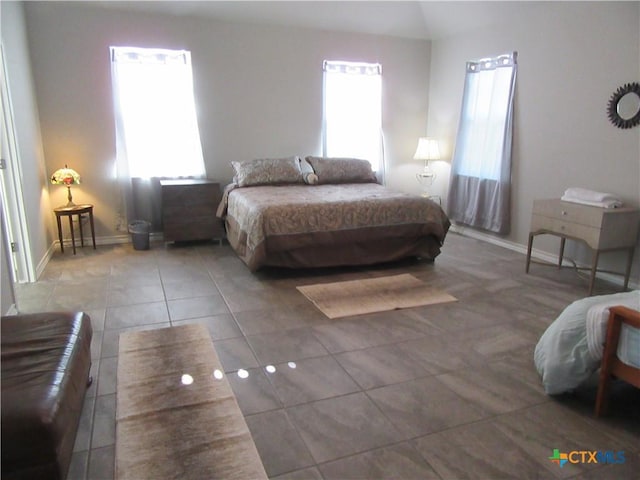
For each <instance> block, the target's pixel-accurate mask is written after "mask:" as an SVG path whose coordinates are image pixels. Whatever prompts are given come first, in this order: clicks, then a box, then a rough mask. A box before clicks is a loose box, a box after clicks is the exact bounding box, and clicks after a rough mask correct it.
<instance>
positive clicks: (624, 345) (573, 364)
mask: <svg viewBox="0 0 640 480" xmlns="http://www.w3.org/2000/svg"><path fill="white" fill-rule="evenodd" d="M613 306H624V307H628V308H631V309H633V310H637V311H640V290H634V291H631V292H625V293H616V294H611V295H599V296H595V297H588V298H583V299H580V300H577V301H575V302H573V303H572V304H571V305H569V306H568V307H567V308H565V309H564V310H563V311H562V313H561V314H560V315H559V316H558V318H556V319H555V320H554V321H553V322H552V323H551V325H549V327H548V328H547V330H546V331H545V332H544V334H543V335H542V336H541V337H540V340H539V341H538V344H537V345H536V348H535V351H534V363H535V366H536V369H537V370H538V373H539V374H540V376H541V377H542V384H543V387H544V390H545V392H546V393H547V394H549V395H557V394H561V393H566V392H570V391H572V390H575V389H576V388H577V387H579V386H580V385H582V384H584V383H585V382H587V381H589V380H590V379H591V378H592V376H593V374H594V373H595V372H597V370H598V368H600V364H601V362H602V355H603V349H604V347H603V346H604V343H605V336H606V330H607V322H608V320H609V309H610V308H611V307H613ZM617 356H618V358H620V360H621V361H622V362H624V363H625V364H627V365H629V366H632V367H637V368H640V330H638V329H635V328H632V327H630V326H628V325H623V327H622V330H621V332H620V342H619V344H618V352H617Z"/></svg>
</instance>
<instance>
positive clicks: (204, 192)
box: [160, 179, 225, 242]
mask: <svg viewBox="0 0 640 480" xmlns="http://www.w3.org/2000/svg"><path fill="white" fill-rule="evenodd" d="M160 185H161V188H162V230H163V235H164V241H165V242H180V241H188V240H208V239H213V238H218V239H222V238H224V236H225V232H224V227H223V225H222V221H221V220H220V219H219V218H217V217H216V210H217V208H218V204H219V203H220V200H222V192H221V190H220V184H219V183H218V182H215V181H213V180H209V179H183V180H161V181H160Z"/></svg>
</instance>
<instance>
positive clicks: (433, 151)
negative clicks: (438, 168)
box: [413, 137, 440, 197]
mask: <svg viewBox="0 0 640 480" xmlns="http://www.w3.org/2000/svg"><path fill="white" fill-rule="evenodd" d="M413 158H414V160H424V169H423V170H422V172H420V173H416V179H417V180H418V182H420V184H421V185H422V187H423V189H424V193H423V194H422V195H423V196H425V197H427V196H429V193H428V189H429V187H430V186H431V185H433V181H434V180H435V178H436V174H435V172H434V171H433V170H432V169H431V167H429V160H440V148H439V147H438V141H437V140H436V139H435V138H429V137H420V138H419V139H418V147H417V148H416V153H415V154H414V155H413Z"/></svg>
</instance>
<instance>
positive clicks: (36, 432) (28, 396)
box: [0, 312, 93, 480]
mask: <svg viewBox="0 0 640 480" xmlns="http://www.w3.org/2000/svg"><path fill="white" fill-rule="evenodd" d="M92 333H93V332H92V329H91V320H90V318H89V316H88V315H86V314H84V313H82V312H76V313H72V312H49V313H36V314H27V315H16V316H6V317H2V319H1V320H0V341H1V346H0V347H1V350H0V352H1V356H2V358H1V362H0V365H1V370H2V405H1V409H2V479H3V480H9V479H36V478H37V479H64V478H66V476H67V471H68V469H69V463H70V461H71V454H72V452H73V445H74V442H75V437H76V431H77V429H78V423H79V421H80V413H81V412H82V404H83V402H84V397H85V393H86V390H87V384H88V380H89V369H90V367H91V351H90V345H91V336H92Z"/></svg>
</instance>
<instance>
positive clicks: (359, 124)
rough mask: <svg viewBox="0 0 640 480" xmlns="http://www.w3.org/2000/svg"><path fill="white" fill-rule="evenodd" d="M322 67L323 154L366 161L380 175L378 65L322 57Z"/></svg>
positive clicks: (382, 163) (380, 111) (380, 126)
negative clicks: (323, 58) (323, 60)
mask: <svg viewBox="0 0 640 480" xmlns="http://www.w3.org/2000/svg"><path fill="white" fill-rule="evenodd" d="M323 70H324V112H323V113H324V115H323V142H322V143H323V154H324V155H325V156H327V157H350V158H361V159H364V160H368V161H369V162H371V166H372V168H373V170H374V171H375V172H378V174H379V176H380V175H381V174H382V171H383V166H384V162H383V158H382V151H383V150H382V66H381V65H380V64H377V63H353V62H340V61H328V60H326V61H325V62H324V64H323Z"/></svg>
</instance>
